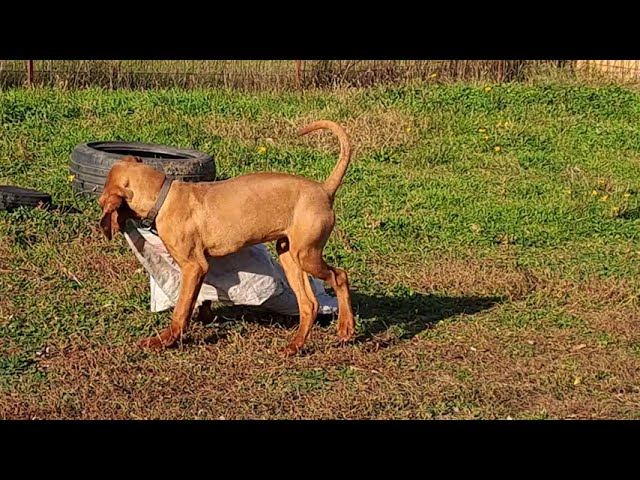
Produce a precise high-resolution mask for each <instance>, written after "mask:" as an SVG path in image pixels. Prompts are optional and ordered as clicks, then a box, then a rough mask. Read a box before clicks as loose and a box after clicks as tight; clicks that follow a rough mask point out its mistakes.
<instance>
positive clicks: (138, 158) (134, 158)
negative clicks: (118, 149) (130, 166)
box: [122, 155, 142, 163]
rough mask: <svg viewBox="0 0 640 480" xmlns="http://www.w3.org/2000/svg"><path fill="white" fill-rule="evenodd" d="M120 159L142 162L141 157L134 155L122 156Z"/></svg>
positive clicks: (129, 161) (128, 161)
mask: <svg viewBox="0 0 640 480" xmlns="http://www.w3.org/2000/svg"><path fill="white" fill-rule="evenodd" d="M122 161H123V162H127V163H142V159H141V158H140V157H136V156H134V155H127V156H126V157H123V158H122Z"/></svg>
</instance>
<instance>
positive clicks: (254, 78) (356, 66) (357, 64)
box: [0, 60, 575, 90]
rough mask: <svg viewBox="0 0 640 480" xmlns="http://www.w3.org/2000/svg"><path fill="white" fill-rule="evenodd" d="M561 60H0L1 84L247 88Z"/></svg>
mask: <svg viewBox="0 0 640 480" xmlns="http://www.w3.org/2000/svg"><path fill="white" fill-rule="evenodd" d="M574 63H575V62H571V61H563V60H542V61H541V60H202V61H196V60H166V61H165V60H68V61H67V60H32V61H29V60H0V88H3V87H4V88H7V87H16V86H22V85H42V86H56V87H62V88H85V87H90V86H100V87H105V88H109V89H120V88H127V89H149V88H167V87H178V88H203V87H224V88H238V89H248V90H264V89H267V90H268V89H308V88H322V87H333V86H371V85H376V84H389V83H401V82H408V81H412V80H426V79H431V80H434V79H436V80H438V81H442V82H450V81H493V82H509V81H518V80H525V79H527V78H528V77H529V76H530V75H532V74H533V73H535V72H537V71H539V70H540V69H567V68H569V69H570V68H572V66H573V64H574Z"/></svg>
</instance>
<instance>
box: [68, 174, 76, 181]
mask: <svg viewBox="0 0 640 480" xmlns="http://www.w3.org/2000/svg"><path fill="white" fill-rule="evenodd" d="M67 178H68V179H69V181H70V182H73V181H74V180H75V179H76V176H75V175H69V176H68V177H67Z"/></svg>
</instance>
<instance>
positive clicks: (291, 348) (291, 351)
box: [282, 343, 301, 357]
mask: <svg viewBox="0 0 640 480" xmlns="http://www.w3.org/2000/svg"><path fill="white" fill-rule="evenodd" d="M300 350H301V348H300V347H298V346H297V345H295V344H293V343H290V344H289V345H287V346H286V347H285V348H284V349H283V350H282V353H283V355H284V356H285V357H294V356H296V355H297V354H298V353H299V352H300Z"/></svg>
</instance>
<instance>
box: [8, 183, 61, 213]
mask: <svg viewBox="0 0 640 480" xmlns="http://www.w3.org/2000/svg"><path fill="white" fill-rule="evenodd" d="M40 205H42V206H48V205H51V195H49V194H47V193H43V192H38V191H37V190H32V189H30V188H20V187H10V186H0V210H6V211H8V212H10V211H12V210H15V209H16V208H19V207H29V208H35V207H37V206H40Z"/></svg>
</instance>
